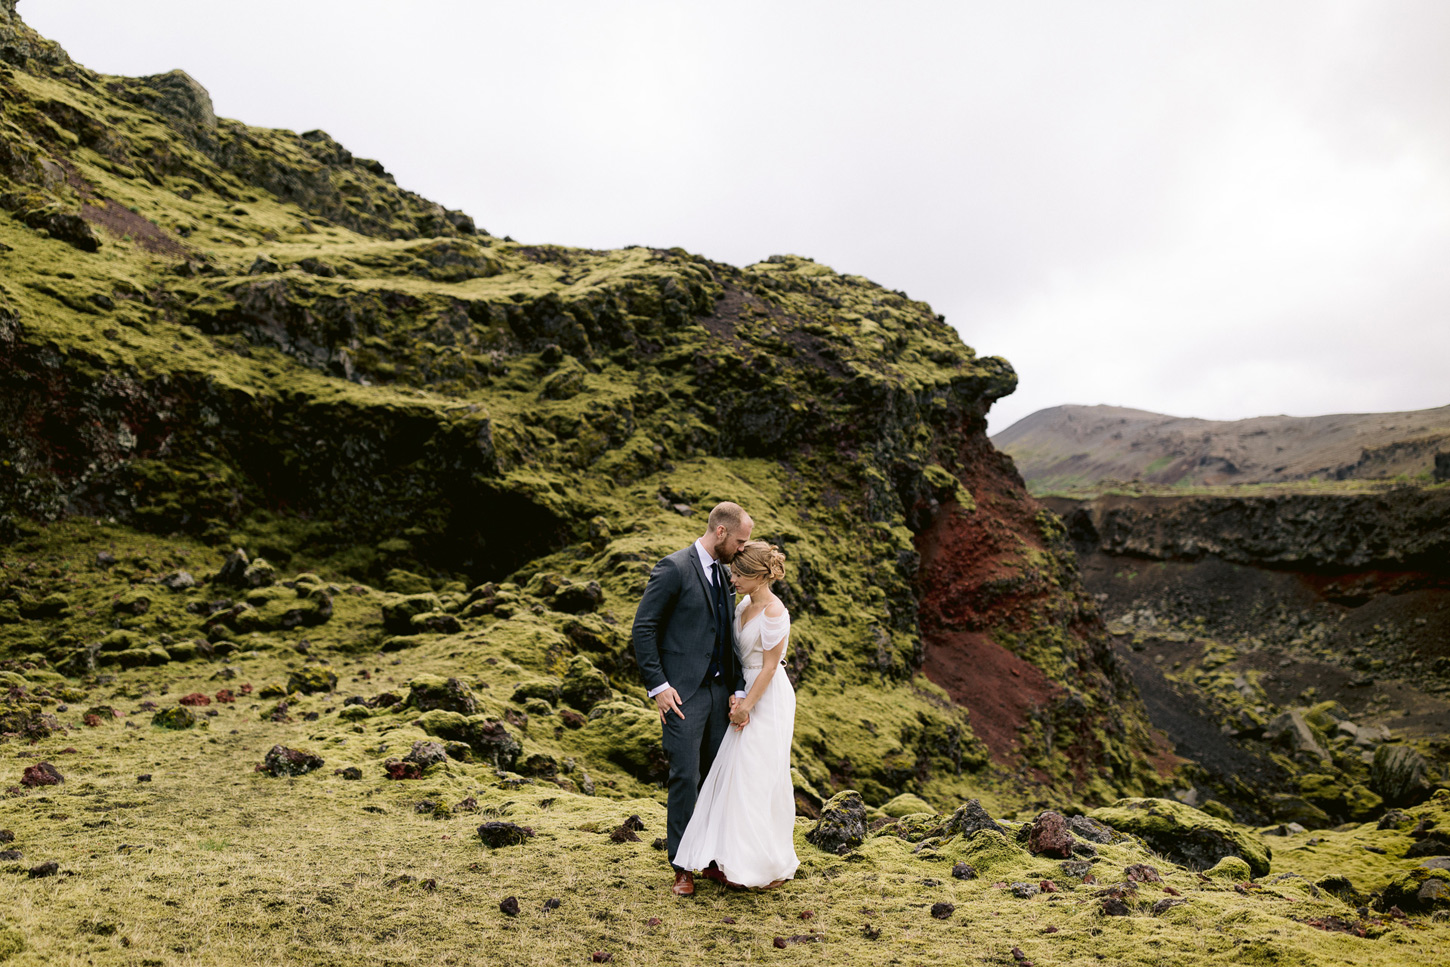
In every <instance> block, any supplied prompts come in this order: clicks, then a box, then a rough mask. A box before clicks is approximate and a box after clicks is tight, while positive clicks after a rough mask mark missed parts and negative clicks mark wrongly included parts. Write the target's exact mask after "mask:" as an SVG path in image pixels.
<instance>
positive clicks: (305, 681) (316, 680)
mask: <svg viewBox="0 0 1450 967" xmlns="http://www.w3.org/2000/svg"><path fill="white" fill-rule="evenodd" d="M336 687H337V672H336V671H335V670H334V669H333V668H332V667H331V666H329V665H303V666H302V667H301V668H299V669H297V670H296V671H294V672H292V673H291V674H290V675H288V676H287V691H288V693H289V694H290V693H292V692H301V693H302V694H303V695H312V694H314V693H316V692H330V691H332V690H333V689H334V688H336Z"/></svg>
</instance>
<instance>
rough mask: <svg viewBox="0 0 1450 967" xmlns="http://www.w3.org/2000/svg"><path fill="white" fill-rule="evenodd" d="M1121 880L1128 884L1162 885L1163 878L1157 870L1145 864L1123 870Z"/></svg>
mask: <svg viewBox="0 0 1450 967" xmlns="http://www.w3.org/2000/svg"><path fill="white" fill-rule="evenodd" d="M1123 878H1124V879H1125V880H1127V881H1128V882H1129V883H1162V882H1163V876H1162V874H1160V873H1159V872H1158V868H1157V867H1155V866H1150V865H1149V864H1147V863H1134V864H1132V865H1131V866H1126V867H1124V868H1123Z"/></svg>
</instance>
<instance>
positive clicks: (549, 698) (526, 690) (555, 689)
mask: <svg viewBox="0 0 1450 967" xmlns="http://www.w3.org/2000/svg"><path fill="white" fill-rule="evenodd" d="M531 698H537V699H542V700H544V701H546V702H549V703H551V704H553V703H557V702H558V701H559V680H558V679H557V678H531V679H529V680H528V681H525V682H519V683H518V684H517V685H515V686H514V691H513V695H512V697H511V698H510V701H514V702H518V703H520V704H523V703H524V702H527V701H528V700H529V699H531ZM576 714H577V713H576ZM581 724H582V723H581Z"/></svg>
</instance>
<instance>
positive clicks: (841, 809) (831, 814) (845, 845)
mask: <svg viewBox="0 0 1450 967" xmlns="http://www.w3.org/2000/svg"><path fill="white" fill-rule="evenodd" d="M806 840H807V841H808V842H810V843H811V844H812V845H813V846H815V847H817V848H818V849H822V850H825V851H826V852H827V853H836V854H838V855H844V854H846V853H849V852H850V851H851V850H853V849H855V848H856V847H858V846H860V845H861V844H862V843H863V842H865V840H866V803H865V801H864V800H862V798H861V794H860V793H859V792H857V791H856V790H854V789H847V790H846V791H845V792H839V793H837V794H836V795H834V796H832V797H831V798H830V799H829V800H827V802H826V803H825V805H824V806H822V807H821V818H820V819H818V820H816V823H815V825H814V826H812V827H811V829H810V831H809V832H808V833H806Z"/></svg>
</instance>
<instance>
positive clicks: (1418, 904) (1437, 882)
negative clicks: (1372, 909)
mask: <svg viewBox="0 0 1450 967" xmlns="http://www.w3.org/2000/svg"><path fill="white" fill-rule="evenodd" d="M1375 906H1376V907H1377V908H1378V909H1381V910H1389V909H1390V908H1391V907H1399V908H1400V909H1401V910H1403V911H1404V912H1405V913H1411V914H1429V913H1436V912H1439V911H1444V910H1450V870H1444V869H1425V868H1420V869H1414V870H1409V871H1407V872H1404V873H1401V874H1399V875H1398V876H1395V877H1394V878H1393V879H1391V880H1390V883H1389V886H1387V887H1385V890H1384V892H1383V893H1381V894H1380V896H1379V898H1378V899H1377V901H1376V903H1375Z"/></svg>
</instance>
